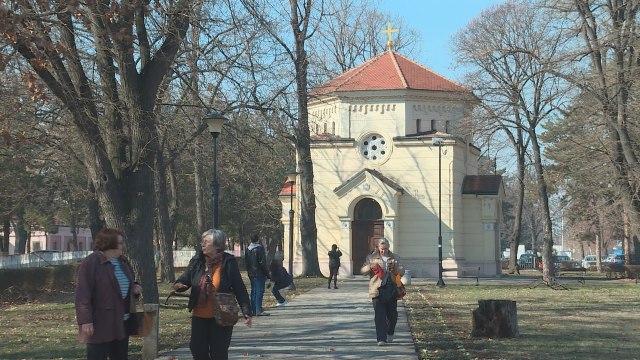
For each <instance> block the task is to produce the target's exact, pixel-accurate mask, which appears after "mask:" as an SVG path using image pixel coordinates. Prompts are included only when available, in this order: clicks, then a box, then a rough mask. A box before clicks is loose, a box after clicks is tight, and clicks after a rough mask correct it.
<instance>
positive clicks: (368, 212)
mask: <svg viewBox="0 0 640 360" xmlns="http://www.w3.org/2000/svg"><path fill="white" fill-rule="evenodd" d="M354 213H355V214H354V218H355V219H356V220H380V219H382V208H380V204H378V202H377V201H375V200H373V199H369V198H366V199H362V200H360V202H358V204H357V205H356V208H355V210H354Z"/></svg>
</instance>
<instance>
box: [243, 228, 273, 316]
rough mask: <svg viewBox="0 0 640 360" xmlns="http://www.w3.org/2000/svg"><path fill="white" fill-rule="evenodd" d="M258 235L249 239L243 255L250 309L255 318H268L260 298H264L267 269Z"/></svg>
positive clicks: (267, 275) (265, 255)
mask: <svg viewBox="0 0 640 360" xmlns="http://www.w3.org/2000/svg"><path fill="white" fill-rule="evenodd" d="M259 240H260V239H259V237H258V234H254V235H253V236H252V237H251V244H249V246H248V247H247V249H246V250H245V253H244V259H245V263H246V265H247V275H249V281H250V282H251V307H252V309H253V312H254V314H256V316H268V315H269V313H267V312H265V311H264V309H263V308H262V298H263V297H264V288H265V282H266V281H267V279H268V278H269V269H268V268H267V254H266V252H265V251H264V247H263V246H262V245H261V244H260V241H259Z"/></svg>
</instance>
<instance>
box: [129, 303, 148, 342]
mask: <svg viewBox="0 0 640 360" xmlns="http://www.w3.org/2000/svg"><path fill="white" fill-rule="evenodd" d="M139 301H140V302H141V303H142V311H136V303H137V301H133V302H132V306H131V313H130V314H129V319H128V320H127V321H125V330H126V331H127V335H129V336H133V337H145V336H147V335H149V334H150V333H151V327H152V326H153V313H151V312H145V311H144V301H142V296H140V299H139Z"/></svg>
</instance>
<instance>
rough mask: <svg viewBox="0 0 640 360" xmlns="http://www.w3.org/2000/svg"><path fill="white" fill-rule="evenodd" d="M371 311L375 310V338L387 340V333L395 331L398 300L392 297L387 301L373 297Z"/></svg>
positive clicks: (390, 333)
mask: <svg viewBox="0 0 640 360" xmlns="http://www.w3.org/2000/svg"><path fill="white" fill-rule="evenodd" d="M371 300H372V301H373V311H374V312H375V318H374V320H375V323H376V339H377V341H387V335H393V334H394V333H395V332H396V324H397V323H398V300H396V299H393V300H391V301H389V302H387V303H384V302H382V301H381V300H380V299H378V298H377V297H376V298H373V299H371Z"/></svg>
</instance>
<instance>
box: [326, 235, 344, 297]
mask: <svg viewBox="0 0 640 360" xmlns="http://www.w3.org/2000/svg"><path fill="white" fill-rule="evenodd" d="M328 255H329V285H328V286H327V289H331V279H333V288H334V289H337V288H338V285H337V282H338V270H340V256H342V251H340V250H338V245H336V244H333V245H331V251H329V253H328Z"/></svg>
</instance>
